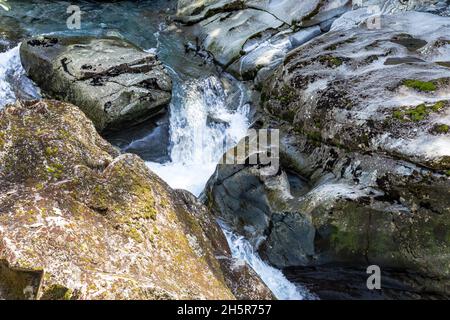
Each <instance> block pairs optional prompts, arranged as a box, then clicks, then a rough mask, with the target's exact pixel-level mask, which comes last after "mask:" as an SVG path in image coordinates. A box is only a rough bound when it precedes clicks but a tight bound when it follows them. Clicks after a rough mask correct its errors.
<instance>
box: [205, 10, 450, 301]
mask: <svg viewBox="0 0 450 320" xmlns="http://www.w3.org/2000/svg"><path fill="white" fill-rule="evenodd" d="M365 17H367V15H366V10H364V11H355V12H350V13H347V14H345V15H344V16H342V17H341V18H339V19H338V20H336V22H335V23H334V24H333V26H332V27H331V31H330V32H329V33H327V34H325V35H322V36H321V37H319V38H317V39H315V40H312V41H311V42H309V43H308V44H306V45H304V46H302V47H301V48H298V49H297V50H294V51H292V52H290V53H289V55H288V56H287V57H286V59H285V60H284V62H283V64H282V65H281V66H280V67H279V68H278V69H277V71H276V72H275V74H274V75H273V77H272V78H271V79H270V81H268V82H267V83H266V84H265V86H264V87H263V91H262V97H261V100H262V102H261V106H262V108H261V109H262V110H261V118H260V120H259V121H258V122H257V124H258V125H259V126H262V127H270V128H273V129H279V130H280V151H281V153H280V160H281V168H280V170H279V171H278V172H277V173H275V174H272V175H270V176H267V175H264V174H263V171H262V170H264V166H263V165H248V164H247V165H240V166H227V165H219V166H218V168H217V170H216V173H215V174H214V176H213V177H212V178H211V180H210V181H209V183H208V187H207V189H206V196H207V198H208V204H209V205H210V206H212V207H214V208H217V209H218V210H219V211H220V213H221V215H222V216H223V217H224V218H225V219H227V220H228V221H229V222H230V223H232V224H233V225H234V226H235V228H237V229H238V230H239V231H240V232H241V233H242V234H245V235H246V236H247V237H248V238H250V239H252V241H253V243H254V244H255V245H256V246H258V250H259V252H260V254H261V256H263V257H264V258H265V259H266V260H268V261H269V262H270V263H272V264H273V265H275V266H278V267H280V268H285V267H308V268H310V269H308V270H311V268H312V269H314V270H315V274H314V278H316V279H321V280H325V279H328V280H329V281H333V279H334V280H335V281H337V282H338V281H347V280H348V279H347V278H348V277H347V276H344V275H343V273H339V272H338V273H336V272H330V268H333V267H334V266H339V267H340V268H343V269H342V270H344V272H350V274H351V273H352V272H353V271H352V270H357V273H359V274H360V273H361V272H365V270H366V268H367V266H369V265H372V264H376V265H379V266H380V267H381V270H382V274H383V270H389V272H388V274H389V277H391V276H392V277H394V279H396V281H400V283H401V284H402V286H400V287H397V288H398V289H399V290H397V291H395V292H391V291H389V290H387V291H386V292H385V294H386V295H385V296H382V297H398V296H399V295H402V292H403V294H404V295H403V296H404V297H410V298H411V297H412V298H414V297H415V298H417V297H430V296H433V295H434V296H440V295H445V296H448V295H449V294H450V268H449V265H450V264H449V258H448V257H449V254H450V233H449V230H450V178H449V175H450V170H449V169H450V163H449V159H450V133H449V131H448V130H447V129H448V126H449V125H450V113H449V111H450V109H449V107H450V81H449V79H450V69H448V67H446V66H445V65H442V64H441V63H439V62H441V61H446V60H447V59H448V57H449V53H450V51H449V50H450V47H448V45H449V43H450V42H449V41H448V40H449V39H447V36H448V35H449V34H450V30H449V29H448V26H449V18H444V17H438V16H435V15H431V14H426V13H416V12H410V13H403V14H402V15H383V16H382V21H383V23H385V24H386V26H389V27H386V28H382V29H374V30H369V29H367V25H366V23H365V20H364V18H365ZM355 21H359V23H356V24H355ZM418 21H421V23H420V24H419V25H418ZM402 58H404V59H403V60H402ZM413 58H414V59H413ZM393 59H396V60H395V61H396V63H392V61H394V60H393ZM387 61H389V63H386V62H387ZM298 270H300V269H298ZM345 270H347V271H345ZM300 273H301V272H300ZM355 275H356V273H355ZM321 277H322V278H321ZM291 278H296V277H295V275H292V277H291ZM297 278H298V279H301V278H302V276H301V274H299V276H298V277H297ZM359 278H360V276H357V277H355V279H359ZM342 279H346V280H342ZM300 281H301V280H300ZM308 281H309V280H308ZM355 281H358V280H355ZM364 281H365V280H364ZM337 287H339V286H337ZM355 288H356V289H355V290H356V291H358V290H359V293H356V296H358V294H360V295H359V296H364V295H361V294H362V293H363V292H362V291H361V290H367V289H366V287H365V284H357V285H356V286H355ZM358 288H359V289H358ZM312 290H313V292H314V289H312ZM402 290H403V291H402ZM319 291H320V290H319ZM366 293H367V292H366ZM327 294H330V292H329V291H328V293H326V294H325V297H326V296H327Z"/></svg>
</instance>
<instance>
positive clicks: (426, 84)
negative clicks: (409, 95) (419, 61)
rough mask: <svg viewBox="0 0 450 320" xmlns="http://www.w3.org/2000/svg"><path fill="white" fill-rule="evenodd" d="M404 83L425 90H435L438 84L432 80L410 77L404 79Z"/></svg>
mask: <svg viewBox="0 0 450 320" xmlns="http://www.w3.org/2000/svg"><path fill="white" fill-rule="evenodd" d="M403 85H404V86H407V87H408V88H412V89H415V90H419V91H424V92H430V91H435V90H436V89H437V87H436V85H435V84H434V83H433V82H430V81H420V80H413V79H408V80H405V81H403Z"/></svg>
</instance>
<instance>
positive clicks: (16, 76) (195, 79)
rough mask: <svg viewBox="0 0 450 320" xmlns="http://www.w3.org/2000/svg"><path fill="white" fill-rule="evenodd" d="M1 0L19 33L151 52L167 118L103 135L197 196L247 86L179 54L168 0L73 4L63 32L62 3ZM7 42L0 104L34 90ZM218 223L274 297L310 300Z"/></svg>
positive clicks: (238, 120)
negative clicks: (74, 13) (163, 70)
mask: <svg viewBox="0 0 450 320" xmlns="http://www.w3.org/2000/svg"><path fill="white" fill-rule="evenodd" d="M8 3H9V5H10V6H11V8H12V9H11V10H10V11H9V12H3V11H0V20H1V19H3V18H4V17H9V18H12V19H15V20H17V23H18V24H19V25H20V27H21V28H22V30H21V33H22V34H23V35H26V36H35V35H41V34H67V35H72V34H77V35H80V34H81V35H96V36H118V37H123V38H125V39H127V40H129V41H131V42H133V43H135V44H137V45H139V46H140V47H142V48H144V49H145V50H149V51H152V52H156V53H157V54H158V56H159V58H160V60H161V61H162V62H163V63H164V64H165V65H166V67H167V69H168V70H169V72H170V74H171V76H172V79H173V82H174V88H173V97H172V102H171V104H170V106H169V112H168V115H165V116H162V117H161V118H160V119H157V121H156V125H155V121H154V120H152V121H147V122H145V123H143V124H140V125H139V126H137V127H133V128H129V129H126V130H122V131H120V132H111V133H107V134H106V135H105V137H106V138H107V139H108V140H109V141H110V142H111V143H112V144H114V145H116V146H118V147H119V148H120V149H121V150H122V151H124V152H133V153H136V154H138V155H140V156H141V157H142V158H143V159H144V160H145V161H146V163H147V165H148V167H149V168H151V169H152V170H153V171H154V172H156V173H157V174H158V175H159V176H160V177H161V178H163V179H164V180H165V181H166V182H167V183H168V184H169V185H170V186H171V187H173V188H180V189H186V190H189V191H191V192H192V193H193V194H195V195H196V196H198V195H199V194H200V193H201V192H202V190H203V188H204V186H205V184H206V182H207V180H208V179H209V177H210V176H211V175H212V174H213V172H214V170H215V167H216V164H217V163H218V160H219V158H220V157H221V156H222V154H223V153H224V152H225V151H226V150H227V149H229V148H230V147H232V146H234V145H235V144H236V143H237V142H238V141H239V140H240V139H241V138H242V137H243V136H245V134H246V131H247V129H248V127H249V125H250V119H251V114H252V108H251V103H249V102H250V101H251V98H250V94H249V92H248V89H247V88H246V86H245V84H243V83H241V82H239V81H237V80H235V79H234V78H233V77H231V76H230V75H227V74H221V73H219V72H218V70H217V68H216V67H215V66H214V65H212V64H211V63H205V61H203V60H202V59H201V58H199V57H196V56H194V55H193V54H190V55H187V54H186V53H185V47H184V45H185V43H186V39H185V37H184V35H183V34H182V33H181V32H179V31H180V30H178V29H176V27H175V26H173V25H167V24H166V21H165V16H166V15H167V13H168V12H167V10H168V9H166V8H167V7H168V6H169V7H171V8H173V7H174V4H175V1H163V0H156V1H145V2H138V3H136V2H132V1H122V2H120V3H114V4H111V3H109V4H108V3H93V2H91V1H79V2H78V3H79V5H80V7H81V9H82V11H83V15H82V28H81V30H68V29H67V27H66V24H65V19H66V17H67V13H66V9H67V2H64V1H49V0H45V1H20V0H10V1H8ZM0 26H1V24H0ZM11 47H12V48H11V49H9V50H7V51H5V52H2V53H0V108H1V107H3V106H4V105H5V104H7V103H12V102H14V101H15V100H16V99H17V98H22V99H30V98H39V97H40V93H39V89H38V88H36V87H35V86H34V85H33V83H32V82H31V81H30V80H29V79H28V78H27V77H26V75H25V73H24V70H23V69H22V67H21V64H20V57H19V46H18V45H11ZM220 224H221V226H222V229H223V230H224V233H225V235H226V237H227V240H228V243H229V245H230V249H231V251H232V254H233V257H234V258H236V259H237V261H245V262H247V263H248V264H249V265H250V266H251V267H252V268H253V269H254V270H255V271H256V272H257V273H258V274H259V276H260V277H261V279H262V280H263V281H264V282H265V283H266V285H267V286H268V287H269V288H270V289H271V290H272V292H273V293H274V295H275V296H276V297H277V298H279V299H311V298H314V296H312V295H311V294H309V293H308V292H307V291H306V290H305V289H304V288H301V287H299V286H298V285H294V284H293V283H291V282H289V281H288V280H287V279H286V278H285V277H284V275H283V273H282V272H281V271H280V270H277V269H275V268H273V267H271V266H269V265H268V264H266V263H265V262H264V261H263V260H262V259H261V258H260V257H259V256H258V254H257V253H256V252H255V250H254V248H252V246H251V245H250V243H249V242H247V241H246V240H245V239H244V238H242V237H240V236H238V235H236V234H235V233H234V232H233V230H230V229H229V228H228V226H226V225H225V224H223V223H222V222H220Z"/></svg>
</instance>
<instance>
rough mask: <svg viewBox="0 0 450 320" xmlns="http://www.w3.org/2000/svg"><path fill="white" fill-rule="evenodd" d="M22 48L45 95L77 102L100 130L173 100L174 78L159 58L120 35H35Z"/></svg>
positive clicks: (146, 115) (139, 119)
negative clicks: (122, 38)
mask: <svg viewBox="0 0 450 320" xmlns="http://www.w3.org/2000/svg"><path fill="white" fill-rule="evenodd" d="M20 53H21V59H22V64H23V66H24V69H25V70H26V72H27V74H28V75H29V77H30V78H31V79H33V80H34V81H35V82H36V84H37V85H38V86H39V87H40V88H41V89H42V91H43V93H44V94H46V95H47V96H49V97H51V98H55V99H58V100H62V101H67V102H71V103H74V104H76V105H77V106H79V107H80V108H81V109H82V110H83V112H84V113H85V114H86V115H87V116H88V117H89V118H90V119H91V120H92V121H93V122H94V124H95V126H96V128H97V129H98V130H103V129H105V128H108V129H118V128H123V127H126V126H129V125H130V124H133V123H138V122H142V121H145V120H146V119H149V118H151V117H153V116H155V115H157V114H160V113H161V112H164V111H165V108H166V106H167V104H168V103H169V102H170V99H171V90H172V81H171V79H170V77H169V75H168V74H167V72H166V70H165V68H164V66H163V65H162V64H161V62H160V61H159V60H158V59H157V57H156V56H155V55H154V54H152V53H147V52H144V51H142V50H141V49H140V48H138V47H136V46H134V45H133V44H131V43H129V42H126V41H124V40H121V39H119V38H92V37H37V38H33V39H29V40H27V41H25V42H24V43H23V44H22V46H21V52H20Z"/></svg>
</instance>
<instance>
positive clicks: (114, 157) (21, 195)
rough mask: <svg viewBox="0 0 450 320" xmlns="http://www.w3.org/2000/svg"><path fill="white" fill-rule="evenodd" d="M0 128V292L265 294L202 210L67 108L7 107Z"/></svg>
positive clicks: (54, 295)
mask: <svg viewBox="0 0 450 320" xmlns="http://www.w3.org/2000/svg"><path fill="white" fill-rule="evenodd" d="M0 136H1V145H0V193H1V194H2V196H1V198H0V208H1V210H0V296H2V297H3V298H21V299H25V298H26V299H28V298H31V299H234V298H247V299H254V298H258V299H267V298H272V295H271V293H270V291H269V290H268V289H267V287H266V286H265V285H264V284H263V283H262V282H261V281H260V280H259V278H258V277H257V276H256V275H255V274H254V273H253V272H252V271H251V270H249V269H248V268H247V267H245V266H244V267H242V268H240V267H236V266H235V264H234V261H233V259H232V258H231V255H230V251H229V249H228V246H227V242H226V239H225V237H224V235H223V233H222V231H221V229H220V228H219V226H218V225H217V223H216V222H215V220H214V218H213V217H212V215H211V214H210V212H209V211H208V210H207V209H206V207H204V206H203V205H202V204H200V203H199V202H198V201H197V200H196V199H195V198H194V197H193V196H192V195H190V194H188V193H187V192H183V191H174V190H172V189H170V187H169V186H168V185H167V184H166V183H164V182H163V181H162V180H161V179H160V178H159V177H158V176H156V175H155V174H154V173H152V172H151V171H150V170H149V169H148V168H147V166H146V165H145V163H144V161H142V160H141V159H140V158H139V157H137V156H135V155H131V154H122V155H121V154H119V152H118V151H117V150H116V149H114V148H113V147H112V146H111V145H110V144H109V143H107V142H106V141H104V140H103V139H102V138H101V137H100V136H99V135H98V134H97V132H96V130H95V127H94V125H93V124H92V122H91V121H90V120H89V119H87V118H86V117H85V115H84V114H83V113H82V112H81V111H80V110H79V109H78V108H77V107H75V106H73V105H71V104H67V103H62V102H57V101H50V100H43V101H30V102H17V103H16V104H14V105H9V106H6V107H5V108H4V109H3V110H2V111H1V112H0ZM217 257H221V258H220V259H218V258H217ZM235 267H236V268H235Z"/></svg>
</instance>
